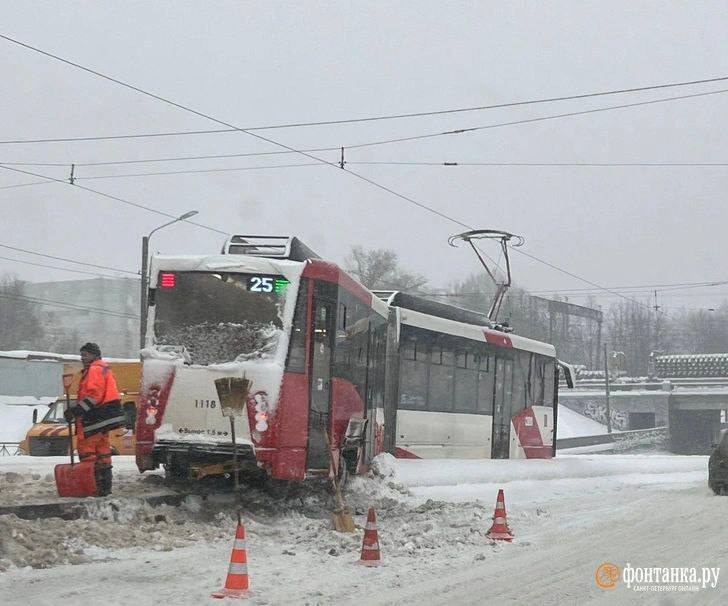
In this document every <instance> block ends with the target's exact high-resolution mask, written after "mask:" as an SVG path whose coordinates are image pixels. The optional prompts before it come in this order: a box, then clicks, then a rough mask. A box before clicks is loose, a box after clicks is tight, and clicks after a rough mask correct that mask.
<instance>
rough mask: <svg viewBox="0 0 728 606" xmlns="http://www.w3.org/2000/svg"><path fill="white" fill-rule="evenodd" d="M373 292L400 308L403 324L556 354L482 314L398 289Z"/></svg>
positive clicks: (541, 343)
mask: <svg viewBox="0 0 728 606" xmlns="http://www.w3.org/2000/svg"><path fill="white" fill-rule="evenodd" d="M374 294H375V296H377V297H379V298H380V299H382V300H383V301H384V302H385V303H387V305H389V306H391V307H399V308H401V309H402V310H403V312H402V323H403V324H408V325H410V326H417V327H419V328H424V329H426V330H433V331H436V332H442V333H446V334H451V335H454V336H459V337H464V338H466V339H472V340H475V341H485V342H486V343H489V344H491V345H495V346H498V347H510V348H515V349H522V350H525V351H531V352H534V353H538V354H542V355H546V356H551V357H553V356H555V355H556V349H555V348H554V346H553V345H551V344H549V343H543V342H542V341H536V340H535V339H529V338H528V337H523V336H521V335H516V334H513V333H510V332H505V331H504V330H502V327H501V326H500V325H498V324H496V323H494V322H493V321H491V320H490V319H489V318H488V316H486V315H485V314H483V313H480V312H477V311H472V310H469V309H463V308H462V307H456V306H455V305H447V304H446V303H438V302H436V301H430V300H428V299H425V298H423V297H418V296H416V295H410V294H407V293H403V292H398V291H381V290H377V291H374Z"/></svg>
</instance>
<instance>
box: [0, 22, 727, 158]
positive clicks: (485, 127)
mask: <svg viewBox="0 0 728 606" xmlns="http://www.w3.org/2000/svg"><path fill="white" fill-rule="evenodd" d="M0 37H2V36H1V35H0ZM82 69H85V68H82ZM92 73H95V72H92ZM112 81H114V82H117V81H116V80H114V79H112ZM129 86H131V85H129ZM135 90H136V89H135ZM726 92H728V89H720V90H715V91H707V92H702V93H694V94H689V95H679V96H673V97H663V98H660V99H650V100H647V101H639V102H635V103H626V104H621V105H610V106H604V107H598V108H593V109H589V110H581V111H574V112H566V113H560V114H552V115H548V116H537V117H535V118H523V119H520V120H510V121H507V122H496V123H494V124H487V125H481V126H473V127H468V128H459V129H452V130H447V131H438V132H432V133H426V134H422V135H413V136H408V137H397V138H390V139H380V140H376V141H368V142H364V143H353V144H348V145H341V146H336V147H316V148H310V149H294V148H291V147H288V146H286V145H283V144H279V143H276V142H272V141H271V140H267V139H266V138H265V137H260V136H259V135H255V134H253V133H250V132H248V131H249V129H248V130H246V129H242V128H239V129H231V130H233V131H234V130H237V131H238V132H245V133H247V134H251V135H252V136H256V137H258V138H262V139H263V140H264V141H267V142H268V143H271V142H272V143H273V144H275V145H279V146H281V147H283V148H284V150H282V151H267V152H247V153H240V154H212V155H204V156H177V157H170V158H148V159H132V160H119V161H103V162H75V161H74V162H0V164H4V165H6V166H70V165H71V164H75V165H76V166H79V167H80V166H113V165H117V164H119V165H120V164H142V163H151V162H178V161H188V160H210V159H223V158H242V157H255V156H269V155H279V154H290V153H297V154H304V155H306V154H308V153H313V152H322V151H323V152H325V151H339V150H340V149H341V148H342V147H343V148H344V149H345V150H352V149H363V148H365V147H374V146H381V145H389V144H392V143H403V142H407V141H419V140H423V139H430V138H434V137H442V136H446V135H459V134H463V133H470V132H476V131H480V130H489V129H494V128H501V127H505V126H516V125H519V124H532V123H535V122H543V121H546V120H556V119H561V118H567V117H574V116H581V115H586V114H593V113H597V112H605V111H612V110H616V109H626V108H631V107H640V106H644V105H652V104H655V103H665V102H669V101H681V100H685V99H692V98H696V97H704V96H707V95H717V94H722V93H726ZM149 94H150V95H152V96H154V95H153V94H152V93H149ZM155 98H157V97H156V96H155ZM164 101H165V102H167V100H164ZM170 103H172V104H173V105H175V106H176V107H179V105H177V104H176V103H174V102H170ZM185 109H186V108H185ZM189 111H192V112H193V113H197V114H198V115H201V114H199V113H198V112H196V110H193V109H189ZM202 115H204V114H202ZM205 117H207V118H208V119H210V120H214V121H215V122H219V123H221V124H227V123H226V122H222V121H220V120H217V119H216V118H212V117H208V116H206V115H205ZM310 157H312V158H314V156H310ZM319 161H323V160H319ZM328 163H329V164H334V165H335V166H337V167H339V168H340V165H339V164H338V163H335V162H328ZM384 163H385V162H376V161H346V162H344V164H361V165H364V164H369V165H375V164H384ZM386 164H393V165H394V164H403V165H420V164H421V165H424V166H428V165H441V164H442V165H445V166H458V165H463V166H465V165H469V166H652V165H654V166H704V165H705V166H724V165H726V164H728V163H721V162H717V163H669V162H664V163H663V162H659V163H657V162H656V163H649V162H645V163H643V162H632V163H630V162H625V163H600V162H587V163H562V162H553V163H551V162H534V163H529V162H492V163H491V162H470V163H463V162H433V163H429V162H394V161H391V162H386Z"/></svg>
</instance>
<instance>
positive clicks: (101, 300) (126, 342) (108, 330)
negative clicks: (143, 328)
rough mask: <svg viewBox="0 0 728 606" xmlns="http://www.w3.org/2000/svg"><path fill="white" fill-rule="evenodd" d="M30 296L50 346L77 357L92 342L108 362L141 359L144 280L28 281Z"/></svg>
mask: <svg viewBox="0 0 728 606" xmlns="http://www.w3.org/2000/svg"><path fill="white" fill-rule="evenodd" d="M25 294H26V296H28V297H29V298H32V299H33V300H34V301H35V302H36V303H37V304H38V309H39V315H40V318H41V323H42V325H43V331H44V342H46V343H47V345H46V347H52V349H53V350H54V351H57V352H59V353H77V352H78V348H79V347H80V346H81V345H82V344H83V343H86V342H87V341H94V342H96V343H98V344H99V345H100V346H101V351H102V352H103V354H104V357H107V356H111V357H116V358H134V357H136V356H138V354H139V280H137V279H134V278H91V279H89V280H64V281H61V282H36V283H33V282H27V283H26V284H25Z"/></svg>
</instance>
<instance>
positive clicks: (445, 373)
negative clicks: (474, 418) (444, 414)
mask: <svg viewBox="0 0 728 606" xmlns="http://www.w3.org/2000/svg"><path fill="white" fill-rule="evenodd" d="M439 354H440V355H439V358H440V361H441V362H440V364H436V363H434V361H433V364H432V365H431V366H430V380H429V386H428V389H427V398H428V409H429V410H434V411H450V410H452V408H453V387H454V382H455V367H454V362H455V356H454V354H453V352H452V351H449V350H446V349H444V348H443V349H439ZM435 359H437V358H435Z"/></svg>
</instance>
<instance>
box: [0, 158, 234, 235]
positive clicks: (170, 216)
mask: <svg viewBox="0 0 728 606" xmlns="http://www.w3.org/2000/svg"><path fill="white" fill-rule="evenodd" d="M0 168H4V169H5V170H9V171H14V172H18V173H23V174H26V175H32V176H34V177H40V178H42V179H48V180H49V181H55V182H56V183H62V184H64V185H70V186H71V187H75V188H77V189H82V190H84V191H87V192H90V193H93V194H96V195H98V196H102V197H104V198H107V199H109V200H115V201H117V202H121V203H122V204H126V205H128V206H133V207H134V208H138V209H141V210H146V211H148V212H150V213H154V214H156V215H160V216H162V217H167V218H168V219H177V218H178V216H177V215H173V214H170V213H168V212H164V211H162V210H158V209H156V208H153V207H151V206H145V205H144V204H139V203H138V202H132V201H131V200H126V199H125V198H121V197H119V196H114V195H112V194H107V193H106V192H102V191H99V190H97V189H91V188H90V187H86V186H85V185H79V184H78V183H69V182H68V181H66V180H65V179H58V178H56V177H49V176H48V175H40V174H38V173H34V172H31V171H27V170H21V169H19V168H15V167H12V166H5V165H4V164H0ZM185 222H186V223H189V224H190V225H195V226H196V227H200V228H202V229H206V230H208V231H212V232H215V233H218V234H223V235H228V233H229V232H226V231H223V230H221V229H217V228H216V227H210V226H209V225H204V224H203V223H198V222H196V221H188V220H185Z"/></svg>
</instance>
